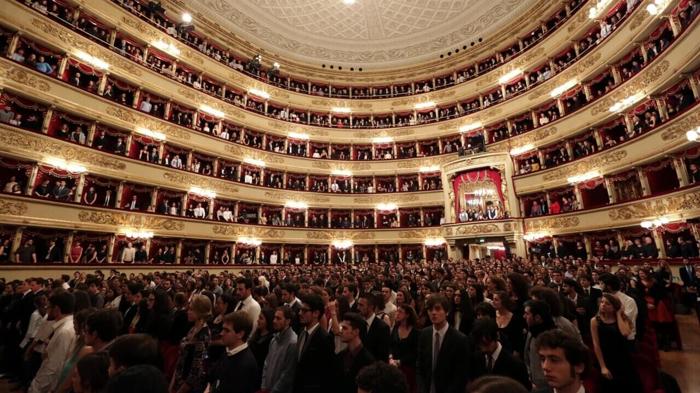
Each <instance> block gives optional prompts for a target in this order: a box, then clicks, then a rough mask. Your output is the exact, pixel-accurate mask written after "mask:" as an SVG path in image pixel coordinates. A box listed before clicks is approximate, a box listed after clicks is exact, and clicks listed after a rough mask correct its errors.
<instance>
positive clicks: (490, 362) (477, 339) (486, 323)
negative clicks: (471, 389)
mask: <svg viewBox="0 0 700 393" xmlns="http://www.w3.org/2000/svg"><path fill="white" fill-rule="evenodd" d="M471 334H472V340H473V341H474V345H475V346H476V347H477V348H478V349H479V351H478V352H475V355H474V359H473V361H472V365H471V367H470V368H469V370H470V379H472V380H473V379H476V378H479V377H481V376H483V375H500V376H504V377H510V378H512V379H514V380H516V381H518V382H520V383H521V384H522V385H523V386H524V387H525V389H527V390H530V377H529V376H528V375H527V368H525V364H524V363H523V362H521V361H520V360H518V359H516V358H514V357H513V355H512V354H511V353H509V352H508V351H506V350H504V349H503V346H502V345H501V343H500V342H499V341H498V325H497V324H496V321H494V320H493V319H491V318H485V319H480V320H478V321H476V322H475V323H474V328H473V329H472V333H471Z"/></svg>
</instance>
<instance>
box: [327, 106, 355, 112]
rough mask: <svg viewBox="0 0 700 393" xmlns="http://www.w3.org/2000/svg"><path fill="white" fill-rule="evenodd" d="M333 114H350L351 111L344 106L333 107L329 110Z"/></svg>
mask: <svg viewBox="0 0 700 393" xmlns="http://www.w3.org/2000/svg"><path fill="white" fill-rule="evenodd" d="M331 112H333V113H352V109H350V108H348V107H345V106H334V107H332V108H331Z"/></svg>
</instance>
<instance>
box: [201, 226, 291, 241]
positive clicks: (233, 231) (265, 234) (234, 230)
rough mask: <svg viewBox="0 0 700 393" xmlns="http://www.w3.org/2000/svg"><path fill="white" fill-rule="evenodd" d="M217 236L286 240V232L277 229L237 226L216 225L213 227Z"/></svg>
mask: <svg viewBox="0 0 700 393" xmlns="http://www.w3.org/2000/svg"><path fill="white" fill-rule="evenodd" d="M211 230H212V232H213V233H214V234H216V235H222V236H251V237H257V238H275V239H279V238H284V232H283V231H280V230H277V229H268V228H258V227H241V226H237V225H222V224H216V225H214V226H212V227H211Z"/></svg>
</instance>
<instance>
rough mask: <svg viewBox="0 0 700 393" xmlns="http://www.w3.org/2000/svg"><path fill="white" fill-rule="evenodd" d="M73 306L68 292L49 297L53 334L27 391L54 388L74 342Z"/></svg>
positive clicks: (38, 392) (42, 392) (41, 392)
mask: <svg viewBox="0 0 700 393" xmlns="http://www.w3.org/2000/svg"><path fill="white" fill-rule="evenodd" d="M74 307H75V298H74V297H73V295H72V294H70V293H68V292H60V293H56V294H54V295H52V296H51V297H50V298H49V311H48V312H49V316H50V319H53V320H54V321H55V322H54V323H53V334H52V335H51V338H50V340H49V344H48V345H47V346H46V352H45V358H44V361H43V362H42V363H41V368H39V371H38V372H37V374H36V376H35V377H34V380H33V381H32V384H31V385H30V386H29V393H48V392H52V391H53V390H54V389H55V388H56V384H57V383H58V378H59V376H60V373H61V371H62V370H63V366H64V365H65V362H66V359H67V358H68V354H69V353H70V351H71V350H72V349H73V345H74V344H75V328H74V327H73V309H74Z"/></svg>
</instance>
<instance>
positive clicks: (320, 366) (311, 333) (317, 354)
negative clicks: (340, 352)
mask: <svg viewBox="0 0 700 393" xmlns="http://www.w3.org/2000/svg"><path fill="white" fill-rule="evenodd" d="M324 308H325V307H324V305H323V299H321V297H320V296H318V295H316V294H307V295H306V296H303V297H302V299H301V308H300V309H299V322H300V323H301V326H302V327H303V329H302V331H301V333H300V334H299V339H298V343H297V350H298V352H297V357H298V359H299V360H298V363H297V370H296V373H295V378H294V390H293V392H294V393H327V392H331V391H333V387H334V386H335V385H334V381H333V368H334V367H333V364H334V358H333V356H334V351H333V341H332V338H330V337H329V336H328V333H327V332H326V331H324V330H323V329H321V328H320V324H319V320H320V318H321V315H323V312H324Z"/></svg>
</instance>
